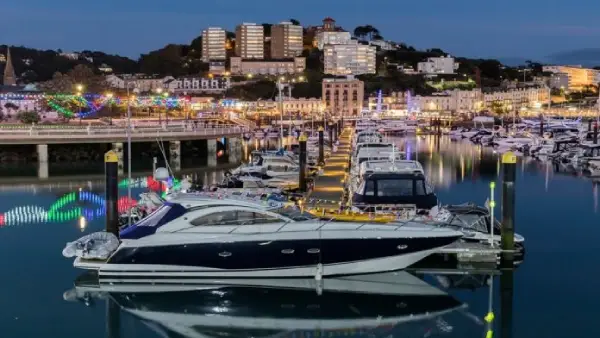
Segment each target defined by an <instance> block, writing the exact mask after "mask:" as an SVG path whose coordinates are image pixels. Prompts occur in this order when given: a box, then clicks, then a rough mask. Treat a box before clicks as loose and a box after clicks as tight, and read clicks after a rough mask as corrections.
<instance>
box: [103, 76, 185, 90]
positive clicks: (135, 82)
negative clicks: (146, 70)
mask: <svg viewBox="0 0 600 338" xmlns="http://www.w3.org/2000/svg"><path fill="white" fill-rule="evenodd" d="M173 79H174V77H172V76H166V77H159V76H148V75H141V74H136V75H131V74H122V75H114V74H111V75H108V76H107V77H106V82H107V83H108V84H109V85H110V86H111V87H112V88H119V89H126V88H127V87H129V89H130V90H133V91H135V92H138V93H144V92H153V91H155V90H157V89H159V88H160V89H165V88H167V86H166V83H167V82H168V81H169V80H173Z"/></svg>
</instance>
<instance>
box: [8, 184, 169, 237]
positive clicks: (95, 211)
mask: <svg viewBox="0 0 600 338" xmlns="http://www.w3.org/2000/svg"><path fill="white" fill-rule="evenodd" d="M128 184H129V185H131V187H132V188H136V189H137V188H141V189H149V190H152V191H159V192H161V194H162V196H163V197H164V196H165V194H166V192H167V190H168V189H167V187H171V188H173V189H179V187H180V184H181V183H180V181H179V180H177V179H175V178H170V179H169V180H168V181H167V182H161V181H157V180H155V179H154V178H153V177H152V176H148V177H142V178H137V179H132V180H131V181H130V182H128V180H127V179H124V180H122V181H120V182H119V188H126V187H127V186H128ZM137 203H138V201H137V200H136V199H133V198H131V199H130V198H129V197H127V196H122V197H120V198H119V200H118V201H117V205H118V210H119V213H123V212H125V211H126V210H128V209H130V208H131V207H133V206H135V205H137ZM105 214H106V210H105V198H104V197H103V196H100V195H98V194H96V193H94V192H91V191H85V190H83V189H80V190H78V191H73V192H70V193H67V194H64V195H63V196H61V197H60V198H58V199H57V200H56V201H55V202H54V203H53V204H52V205H51V206H50V207H49V208H44V207H42V206H39V205H23V206H16V207H14V208H12V209H10V210H8V211H6V212H0V228H2V227H5V226H18V225H23V224H31V223H64V222H69V221H73V220H77V219H80V218H82V217H83V218H85V219H86V220H88V221H91V220H94V219H97V218H100V217H103V216H104V215H105Z"/></svg>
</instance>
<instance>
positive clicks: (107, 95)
mask: <svg viewBox="0 0 600 338" xmlns="http://www.w3.org/2000/svg"><path fill="white" fill-rule="evenodd" d="M106 98H107V99H108V110H109V112H110V117H109V121H110V125H112V105H113V102H112V98H113V93H110V92H109V93H106Z"/></svg>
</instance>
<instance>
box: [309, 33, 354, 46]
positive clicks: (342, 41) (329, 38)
mask: <svg viewBox="0 0 600 338" xmlns="http://www.w3.org/2000/svg"><path fill="white" fill-rule="evenodd" d="M350 41H352V35H350V32H336V31H321V32H319V33H317V35H316V36H315V42H316V45H317V48H319V49H320V50H323V48H324V47H325V45H346V44H349V43H350Z"/></svg>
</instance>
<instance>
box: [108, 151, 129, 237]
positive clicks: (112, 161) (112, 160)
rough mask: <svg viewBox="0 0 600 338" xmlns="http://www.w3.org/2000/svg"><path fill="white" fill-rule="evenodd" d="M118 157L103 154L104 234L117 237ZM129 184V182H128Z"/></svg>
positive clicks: (110, 153)
mask: <svg viewBox="0 0 600 338" xmlns="http://www.w3.org/2000/svg"><path fill="white" fill-rule="evenodd" d="M118 173H119V157H118V156H117V153H115V152H114V151H112V150H109V151H108V152H106V153H105V154H104V179H105V191H106V202H105V208H106V232H110V233H112V234H113V235H115V236H119V210H118V205H117V202H118V200H119V188H118V184H119V175H118ZM128 184H131V182H128Z"/></svg>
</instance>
